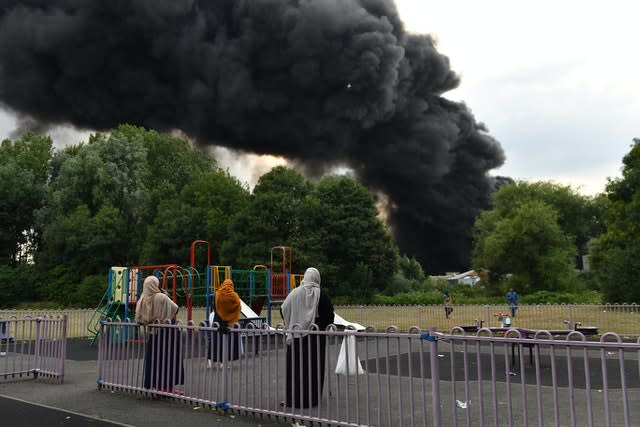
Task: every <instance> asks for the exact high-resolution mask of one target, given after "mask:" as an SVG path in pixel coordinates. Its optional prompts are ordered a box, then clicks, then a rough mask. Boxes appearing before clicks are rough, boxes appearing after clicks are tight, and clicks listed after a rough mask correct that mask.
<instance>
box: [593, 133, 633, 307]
mask: <svg viewBox="0 0 640 427" xmlns="http://www.w3.org/2000/svg"><path fill="white" fill-rule="evenodd" d="M622 163H623V168H622V177H621V178H619V179H615V180H610V181H609V183H608V185H607V188H606V195H607V211H606V214H605V218H604V223H605V226H606V230H607V231H606V233H604V234H603V235H602V236H601V237H600V238H599V239H598V240H596V241H595V242H594V245H593V254H592V265H593V270H594V273H595V275H596V277H597V279H598V281H599V283H600V286H601V289H602V292H603V294H604V295H605V297H606V299H607V301H610V302H640V286H638V278H639V277H640V139H638V138H635V139H634V144H633V146H632V148H631V151H630V152H629V153H627V154H626V155H625V156H624V158H623V160H622Z"/></svg>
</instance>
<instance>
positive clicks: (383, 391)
mask: <svg viewBox="0 0 640 427" xmlns="http://www.w3.org/2000/svg"><path fill="white" fill-rule="evenodd" d="M248 326H249V327H245V328H231V329H228V330H227V329H226V328H218V327H217V325H214V326H213V327H208V326H204V325H194V324H189V325H182V324H180V323H177V324H170V323H165V324H155V325H150V326H148V327H146V328H140V327H139V326H138V325H137V324H135V323H130V322H118V321H105V322H103V324H102V325H101V333H100V339H99V346H100V347H99V362H98V384H99V387H100V388H102V389H110V390H121V391H129V392H136V393H144V394H146V395H148V396H150V397H156V398H158V397H169V398H174V399H180V400H183V401H188V402H191V403H193V404H198V405H203V406H208V407H215V408H218V409H221V410H234V411H241V412H250V413H254V414H263V415H271V416H276V417H284V418H286V419H289V420H298V421H305V422H312V423H319V424H329V425H339V426H370V425H376V426H456V425H481V426H484V425H524V426H526V425H529V424H531V425H534V424H537V425H544V424H547V423H549V424H553V425H571V426H584V425H588V426H611V425H624V426H632V425H638V424H640V405H637V404H636V403H637V402H638V400H640V375H639V374H640V364H639V354H640V343H639V342H637V341H635V342H623V339H622V337H620V336H619V335H618V334H614V333H605V334H603V335H602V336H601V338H600V340H599V341H589V340H587V339H586V337H585V336H584V335H583V334H582V333H580V332H576V331H570V332H568V333H567V334H565V335H563V336H560V337H558V336H554V335H552V334H551V333H549V332H545V331H533V330H527V329H517V328H513V329H509V330H506V331H505V330H504V328H502V330H494V329H490V328H483V329H481V330H480V331H479V332H478V334H477V335H476V334H473V335H468V334H465V333H464V331H463V330H462V329H461V328H455V329H453V330H452V332H451V333H448V334H441V333H436V332H434V331H433V330H432V331H430V332H423V331H421V330H420V329H418V328H411V329H410V330H409V331H407V332H401V331H400V330H398V329H397V328H395V327H389V328H387V329H386V330H383V331H376V330H373V329H369V330H367V331H364V332H355V331H351V330H344V331H337V330H333V329H332V327H330V329H329V330H327V331H317V330H311V331H300V330H299V329H297V328H294V329H293V330H284V329H282V328H281V327H279V328H276V329H271V328H268V327H267V326H266V325H265V327H264V328H262V329H256V328H253V327H251V326H253V325H251V324H249V325H248ZM560 332H562V331H560ZM287 334H292V341H291V344H287V343H286V338H285V337H286V336H287ZM257 349H259V351H254V350H257Z"/></svg>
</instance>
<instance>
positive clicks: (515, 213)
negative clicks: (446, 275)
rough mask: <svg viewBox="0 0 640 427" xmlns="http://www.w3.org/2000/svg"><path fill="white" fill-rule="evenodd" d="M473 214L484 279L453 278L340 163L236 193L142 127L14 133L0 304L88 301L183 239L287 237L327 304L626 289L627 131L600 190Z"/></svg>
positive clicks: (634, 255)
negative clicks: (60, 138)
mask: <svg viewBox="0 0 640 427" xmlns="http://www.w3.org/2000/svg"><path fill="white" fill-rule="evenodd" d="M475 225H476V227H475V229H476V234H475V239H474V242H473V258H472V259H471V260H469V262H470V267H473V268H474V269H476V271H478V272H480V275H481V277H482V282H481V283H480V285H479V286H476V287H474V288H469V287H465V286H458V287H452V286H450V285H449V284H448V283H447V282H446V281H444V280H441V279H440V280H436V279H432V278H430V277H429V276H427V275H426V274H425V271H428V266H425V268H424V269H423V266H421V265H420V264H419V263H418V262H417V261H416V260H415V259H413V258H409V257H407V256H405V255H403V254H401V253H400V251H399V250H398V247H397V245H396V243H395V241H394V239H393V237H392V235H391V233H390V230H389V229H388V228H387V227H386V226H385V225H384V223H383V221H382V220H381V219H380V217H379V213H378V210H377V208H376V199H375V197H374V195H373V194H372V193H371V192H370V191H369V190H368V189H367V188H365V187H363V186H362V185H361V184H360V183H359V182H358V181H357V180H355V179H354V178H353V177H351V176H349V175H335V176H326V177H324V178H322V179H320V180H319V181H310V180H308V179H306V178H305V177H303V176H302V175H301V174H300V173H298V172H296V171H295V170H293V169H289V168H286V167H276V168H274V169H272V170H271V171H270V172H268V173H266V174H264V175H263V176H261V177H260V179H259V181H258V183H257V184H256V186H255V188H254V189H253V191H250V189H249V188H248V186H247V184H246V183H242V182H240V181H239V180H238V179H237V178H236V177H233V176H231V175H230V174H229V173H228V172H227V171H225V170H222V169H221V168H219V167H218V166H217V164H216V162H215V159H213V158H211V157H210V156H208V155H206V154H204V153H203V152H202V151H201V150H199V149H197V148H194V147H193V146H192V145H191V144H190V143H189V142H188V141H186V140H184V139H181V138H177V137H173V136H170V135H166V134H162V133H157V132H155V131H152V130H146V129H143V128H139V127H134V126H129V125H122V126H120V127H118V128H117V129H114V130H112V131H111V132H108V133H97V134H95V135H92V136H91V137H90V138H89V140H88V141H86V142H82V143H79V144H76V145H68V146H66V147H64V148H62V149H54V148H53V145H52V141H51V140H50V138H48V137H46V136H40V135H36V134H32V133H28V134H25V135H24V136H23V137H22V138H20V139H17V140H15V141H10V140H5V141H3V142H2V145H1V146H0V305H1V306H5V307H6V306H14V305H16V304H18V303H25V302H29V303H31V304H33V303H35V302H38V301H47V302H54V303H57V304H60V305H64V306H82V307H87V306H95V305H97V304H98V302H99V301H100V299H101V297H102V295H103V293H104V291H105V289H106V286H107V283H106V281H107V270H108V268H109V267H110V266H115V265H122V266H130V265H145V264H164V263H177V264H180V265H185V266H186V265H188V264H189V261H190V260H189V256H190V254H189V248H190V245H191V242H192V241H193V240H196V239H202V240H207V241H209V242H210V243H211V247H212V260H211V262H212V264H214V265H232V266H234V267H235V268H239V269H250V268H252V267H253V266H255V265H258V264H264V265H269V263H270V249H271V248H272V247H273V246H279V245H286V246H290V247H292V248H293V251H294V257H293V260H294V267H293V270H294V272H303V271H304V269H305V268H306V267H307V266H316V267H318V268H319V269H320V271H321V272H322V279H323V286H324V287H326V288H327V290H328V292H330V294H331V295H332V297H334V298H335V299H336V301H338V302H349V303H366V302H384V303H393V302H399V303H409V302H415V303H435V302H440V301H441V295H442V294H441V292H442V291H443V290H445V289H447V290H449V292H451V293H452V294H453V295H454V300H455V301H456V302H457V303H460V302H463V301H469V302H482V301H496V298H500V297H502V296H503V295H504V292H505V290H506V289H508V288H509V287H514V288H516V289H517V290H518V291H519V293H520V294H521V296H522V299H523V302H527V301H528V302H536V303H539V302H598V301H595V300H598V299H602V300H603V302H633V301H640V286H638V285H637V284H636V282H637V278H638V277H640V274H638V273H640V144H638V140H634V145H633V146H632V149H631V151H630V152H629V153H628V154H627V155H626V156H625V158H624V159H623V171H622V177H621V178H619V179H615V180H611V181H610V182H609V184H608V185H607V188H606V192H605V193H603V194H600V195H598V196H596V197H585V196H582V195H580V194H578V193H577V192H576V191H574V190H573V189H571V188H570V187H565V186H561V185H557V184H553V183H549V182H533V183H531V182H517V183H514V184H509V185H504V186H502V187H501V188H500V189H498V190H497V191H496V192H495V193H494V194H493V196H492V208H491V209H490V210H487V211H485V212H483V213H482V214H481V215H480V216H479V217H478V219H477V221H476V224H475ZM424 244H425V245H438V244H439V242H437V241H430V242H424ZM583 255H584V256H586V259H587V260H588V262H589V267H590V271H589V272H586V273H585V272H581V271H579V269H576V259H582V256H583ZM585 299H588V301H585Z"/></svg>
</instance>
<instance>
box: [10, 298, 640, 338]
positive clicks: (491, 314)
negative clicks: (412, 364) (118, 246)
mask: <svg viewBox="0 0 640 427" xmlns="http://www.w3.org/2000/svg"><path fill="white" fill-rule="evenodd" d="M335 310H336V313H338V314H340V315H341V316H342V317H343V318H345V319H346V320H348V321H350V322H355V323H359V324H361V325H363V326H371V327H374V328H375V329H377V330H385V329H387V328H388V327H390V326H395V327H397V328H398V329H400V330H402V331H407V330H409V328H411V327H413V326H417V327H418V328H420V329H422V330H427V329H429V328H431V327H435V328H436V329H437V330H439V331H442V332H449V331H450V330H451V329H452V328H453V327H455V326H463V325H475V324H476V319H478V320H482V321H484V326H500V322H499V321H498V319H497V317H496V316H495V314H496V313H499V312H503V313H506V312H507V311H508V307H507V306H506V305H458V306H454V311H453V314H452V315H451V317H450V318H449V319H446V318H445V315H444V308H443V306H441V305H423V306H419V305H407V306H372V305H366V306H365V305H352V306H336V307H335ZM64 314H66V315H67V316H68V332H67V334H68V336H69V337H70V338H76V337H88V336H89V332H88V330H87V325H88V323H89V321H90V320H91V318H92V316H93V314H94V310H92V309H80V310H39V311H33V310H0V318H2V319H9V318H11V317H15V318H18V319H21V318H24V317H25V316H31V317H37V316H44V315H48V316H61V315H64ZM261 315H262V316H264V317H267V314H266V313H265V311H264V310H263V312H262V313H261ZM192 318H193V320H194V322H196V323H199V322H201V321H202V320H204V318H205V309H204V308H202V307H198V308H194V309H193V312H192ZM178 319H179V320H180V321H182V322H183V323H184V322H186V319H187V310H186V309H181V310H180V312H179V313H178ZM565 321H569V322H580V323H581V324H582V326H595V327H597V328H598V331H599V333H600V334H602V333H604V332H615V333H617V334H619V335H621V336H625V337H638V336H640V306H637V305H573V304H569V305H564V304H554V305H522V306H520V308H519V309H518V311H517V313H516V317H515V318H514V319H513V322H512V325H513V326H519V327H524V328H530V329H567V328H569V326H568V325H567V323H565ZM271 323H272V324H273V325H277V324H279V323H282V318H281V317H280V314H279V311H278V309H277V307H274V308H272V318H271ZM8 333H9V334H11V331H8Z"/></svg>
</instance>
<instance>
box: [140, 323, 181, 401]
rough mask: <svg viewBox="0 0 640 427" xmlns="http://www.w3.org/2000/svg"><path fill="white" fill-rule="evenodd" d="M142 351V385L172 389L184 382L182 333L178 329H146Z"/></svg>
mask: <svg viewBox="0 0 640 427" xmlns="http://www.w3.org/2000/svg"><path fill="white" fill-rule="evenodd" d="M147 331H148V332H147V334H148V337H147V344H146V346H145V351H144V387H145V388H155V389H158V390H160V389H162V390H166V391H171V390H173V386H175V385H178V384H183V383H184V369H183V366H182V340H181V338H182V334H181V332H180V330H179V329H170V328H153V327H149V328H148V329H147Z"/></svg>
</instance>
